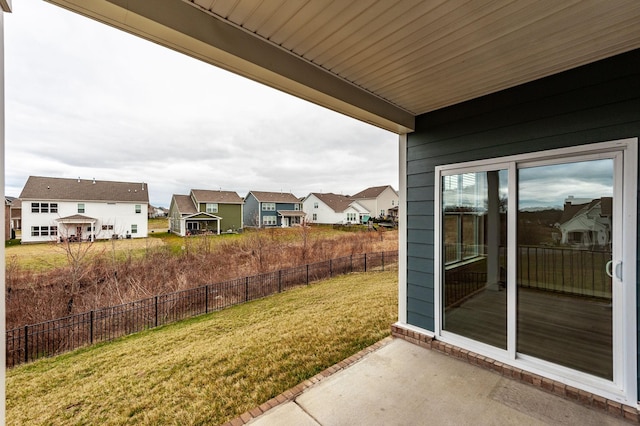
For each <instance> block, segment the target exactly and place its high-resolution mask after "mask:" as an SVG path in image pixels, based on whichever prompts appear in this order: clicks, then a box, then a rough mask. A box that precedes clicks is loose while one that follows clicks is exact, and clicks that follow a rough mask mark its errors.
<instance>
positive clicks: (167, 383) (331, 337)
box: [6, 271, 397, 425]
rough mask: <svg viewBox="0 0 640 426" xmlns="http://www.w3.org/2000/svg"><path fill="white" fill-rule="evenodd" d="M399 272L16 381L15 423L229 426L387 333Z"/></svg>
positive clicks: (296, 294) (89, 353)
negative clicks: (239, 416) (244, 414)
mask: <svg viewBox="0 0 640 426" xmlns="http://www.w3.org/2000/svg"><path fill="white" fill-rule="evenodd" d="M396 318H397V271H387V272H381V273H367V274H352V275H348V276H342V277H339V278H335V279H332V280H328V281H325V282H322V283H319V284H315V285H312V286H309V287H304V288H299V289H295V290H291V291H288V292H285V293H282V294H278V295H275V296H272V297H268V298H265V299H262V300H259V301H256V302H251V303H248V304H245V305H241V306H237V307H234V308H230V309H227V310H224V311H221V312H218V313H215V314H211V315H206V316H201V317H198V318H195V319H193V320H188V321H184V322H181V323H177V324H174V325H170V326H166V327H162V328H160V329H154V330H150V331H147V332H143V333H139V334H136V335H132V336H128V337H126V338H123V339H120V340H119V341H116V342H112V343H109V344H102V345H98V346H94V347H91V348H87V349H84V350H80V351H76V352H74V353H71V354H67V355H62V356H59V357H56V358H51V359H44V360H41V361H37V362H35V363H33V364H29V365H24V366H20V367H16V368H14V369H12V370H9V371H8V372H7V383H6V385H7V388H6V389H7V424H9V425H24V424H35V425H51V424H56V425H64V424H107V425H116V424H142V425H178V424H179V425H204V424H206V425H209V424H220V423H224V422H225V421H229V420H230V419H232V418H234V417H236V416H238V415H240V414H241V413H243V412H245V411H247V410H249V409H251V408H253V407H255V406H257V405H259V404H261V403H263V402H265V401H267V400H269V399H270V398H272V397H274V396H276V395H278V394H280V393H282V392H283V391H285V390H286V389H289V388H290V387H292V386H295V385H296V384H298V383H300V382H302V381H304V380H305V379H307V378H309V377H312V376H313V375H315V374H317V373H318V372H320V371H322V370H323V369H325V368H327V367H329V366H331V365H333V364H335V363H337V362H339V361H341V360H343V359H345V358H347V357H349V356H351V355H352V354H354V353H356V352H358V351H359V350H361V349H363V348H365V347H367V346H369V345H371V344H373V343H375V342H376V341H378V340H380V339H381V338H384V337H385V336H387V335H388V334H389V331H390V325H391V323H393V322H394V321H395V320H396Z"/></svg>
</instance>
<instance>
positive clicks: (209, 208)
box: [206, 203, 218, 213]
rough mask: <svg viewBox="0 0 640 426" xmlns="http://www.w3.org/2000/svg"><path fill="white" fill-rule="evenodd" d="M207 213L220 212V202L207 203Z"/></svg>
mask: <svg viewBox="0 0 640 426" xmlns="http://www.w3.org/2000/svg"><path fill="white" fill-rule="evenodd" d="M206 211H207V213H218V203H207V209H206Z"/></svg>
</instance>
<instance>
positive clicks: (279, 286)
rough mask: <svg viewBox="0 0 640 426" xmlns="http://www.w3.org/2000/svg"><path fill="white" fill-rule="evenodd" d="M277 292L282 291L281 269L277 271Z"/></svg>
mask: <svg viewBox="0 0 640 426" xmlns="http://www.w3.org/2000/svg"><path fill="white" fill-rule="evenodd" d="M278 293H282V269H280V270H279V271H278Z"/></svg>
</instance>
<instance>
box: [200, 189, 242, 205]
mask: <svg viewBox="0 0 640 426" xmlns="http://www.w3.org/2000/svg"><path fill="white" fill-rule="evenodd" d="M191 194H193V196H194V198H195V199H196V201H197V202H198V203H224V204H242V198H241V197H240V196H239V195H238V193H236V192H233V191H212V190H209V189H192V190H191Z"/></svg>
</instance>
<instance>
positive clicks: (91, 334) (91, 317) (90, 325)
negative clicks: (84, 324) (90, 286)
mask: <svg viewBox="0 0 640 426" xmlns="http://www.w3.org/2000/svg"><path fill="white" fill-rule="evenodd" d="M89 342H90V343H91V344H93V311H91V312H90V317H89Z"/></svg>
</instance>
